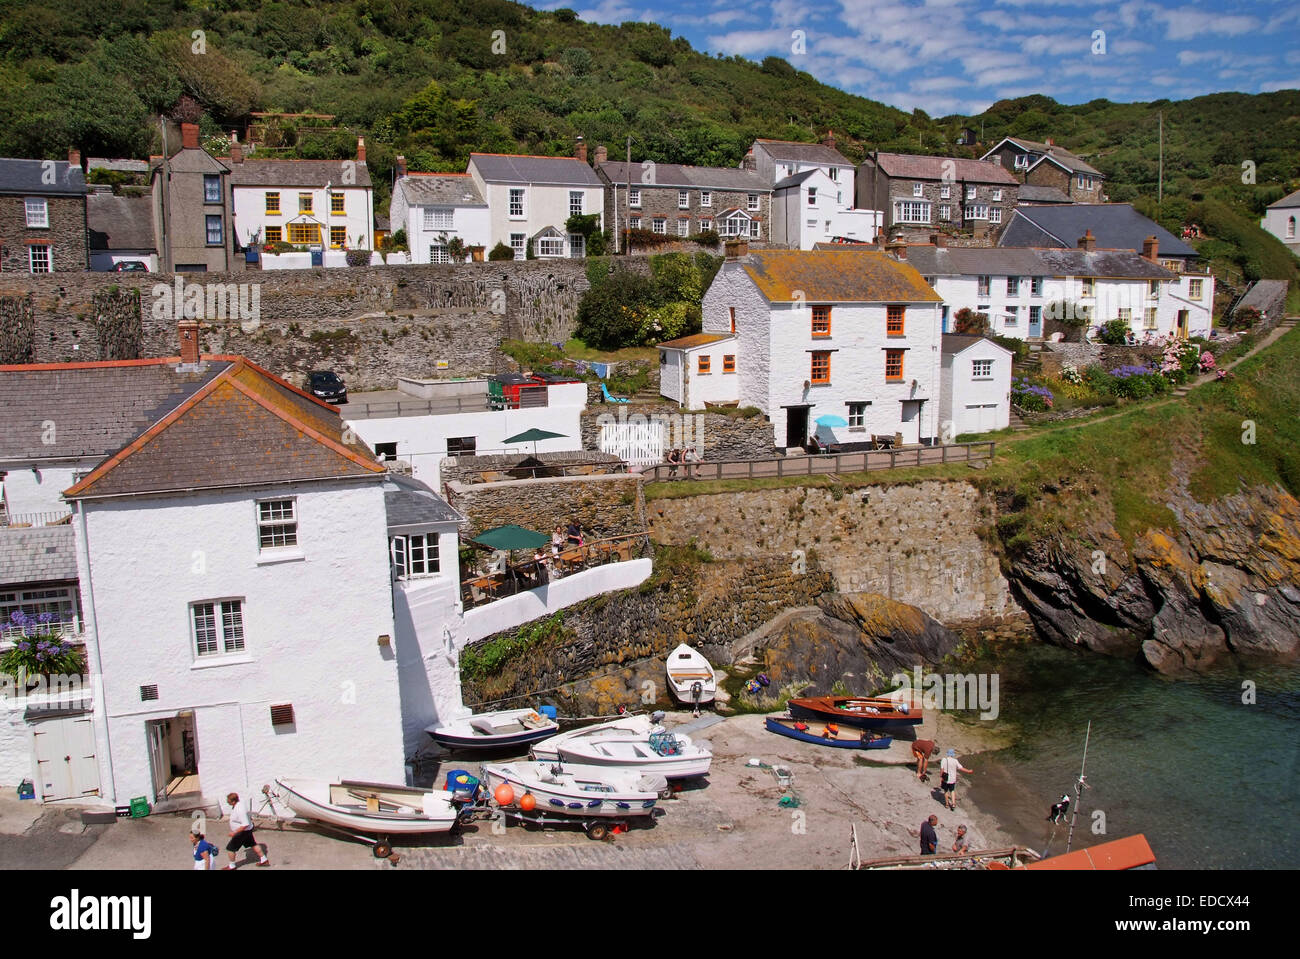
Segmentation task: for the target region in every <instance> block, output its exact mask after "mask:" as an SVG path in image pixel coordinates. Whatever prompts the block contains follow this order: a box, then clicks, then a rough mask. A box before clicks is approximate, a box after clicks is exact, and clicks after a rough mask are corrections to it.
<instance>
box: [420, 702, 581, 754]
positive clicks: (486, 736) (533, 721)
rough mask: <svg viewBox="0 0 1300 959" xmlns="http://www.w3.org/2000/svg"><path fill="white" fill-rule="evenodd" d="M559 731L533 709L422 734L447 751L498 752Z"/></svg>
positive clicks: (470, 719)
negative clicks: (431, 738) (482, 750)
mask: <svg viewBox="0 0 1300 959" xmlns="http://www.w3.org/2000/svg"><path fill="white" fill-rule="evenodd" d="M559 730H560V724H559V723H557V722H556V721H555V720H554V719H551V718H550V717H549V716H543V715H542V714H541V713H539V712H538V711H537V710H535V709H503V710H500V711H498V712H494V713H479V714H477V715H474V716H467V717H465V718H464V719H459V720H455V721H453V722H450V723H447V724H446V725H445V726H429V727H426V729H425V732H427V733H428V734H429V735H430V736H432V737H433V741H434V742H436V743H438V745H440V746H446V747H447V748H448V749H499V748H502V747H505V746H523V745H526V744H528V743H532V742H537V741H538V740H539V739H547V738H549V737H551V736H554V735H555V734H556V733H557V732H559Z"/></svg>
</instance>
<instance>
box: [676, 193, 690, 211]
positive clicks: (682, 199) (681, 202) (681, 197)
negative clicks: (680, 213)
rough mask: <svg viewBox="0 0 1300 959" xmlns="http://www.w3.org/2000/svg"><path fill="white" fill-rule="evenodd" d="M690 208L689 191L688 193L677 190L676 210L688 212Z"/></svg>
mask: <svg viewBox="0 0 1300 959" xmlns="http://www.w3.org/2000/svg"><path fill="white" fill-rule="evenodd" d="M690 208H691V191H690V190H678V191H677V209H679V210H689V209H690Z"/></svg>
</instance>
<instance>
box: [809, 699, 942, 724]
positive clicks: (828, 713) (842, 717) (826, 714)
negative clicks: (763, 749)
mask: <svg viewBox="0 0 1300 959" xmlns="http://www.w3.org/2000/svg"><path fill="white" fill-rule="evenodd" d="M789 706H790V715H791V716H793V717H795V718H796V719H816V720H820V721H821V722H835V723H844V724H845V725H847V726H860V727H864V728H866V729H890V728H895V727H899V726H916V725H918V724H919V723H920V722H921V720H922V718H923V714H922V710H921V707H920V706H917V705H915V704H913V703H908V702H905V701H903V700H900V699H886V698H884V697H869V696H867V697H863V696H814V697H811V698H808V699H792V700H790V703H789Z"/></svg>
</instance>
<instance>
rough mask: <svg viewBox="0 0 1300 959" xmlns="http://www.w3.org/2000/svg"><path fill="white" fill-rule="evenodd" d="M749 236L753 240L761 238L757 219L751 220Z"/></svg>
mask: <svg viewBox="0 0 1300 959" xmlns="http://www.w3.org/2000/svg"><path fill="white" fill-rule="evenodd" d="M749 238H750V239H751V240H757V239H759V226H758V221H757V220H750V221H749Z"/></svg>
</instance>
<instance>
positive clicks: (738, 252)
mask: <svg viewBox="0 0 1300 959" xmlns="http://www.w3.org/2000/svg"><path fill="white" fill-rule="evenodd" d="M724 247H725V248H726V251H727V259H728V260H739V259H740V258H741V257H742V256H746V255H747V254H748V253H749V241H748V240H728V241H727V242H726V243H725V244H724Z"/></svg>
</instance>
